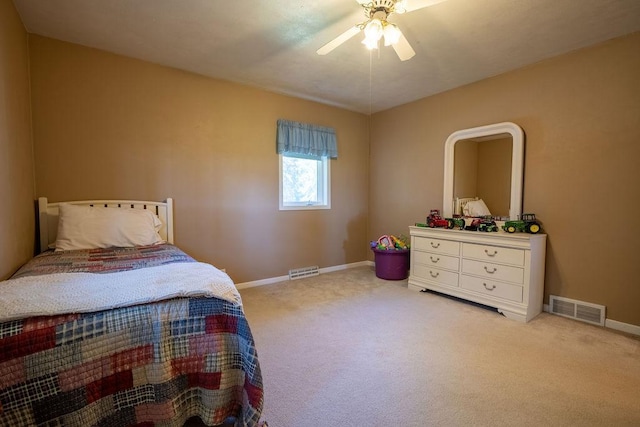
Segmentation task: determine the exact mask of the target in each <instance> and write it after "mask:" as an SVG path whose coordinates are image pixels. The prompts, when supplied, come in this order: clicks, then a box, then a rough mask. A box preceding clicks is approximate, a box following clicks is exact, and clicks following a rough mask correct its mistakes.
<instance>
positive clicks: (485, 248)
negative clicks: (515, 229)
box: [409, 227, 547, 322]
mask: <svg viewBox="0 0 640 427" xmlns="http://www.w3.org/2000/svg"><path fill="white" fill-rule="evenodd" d="M409 231H410V235H411V272H410V275H409V288H410V289H413V290H423V289H430V290H432V291H436V292H441V293H443V294H447V295H452V296H455V297H458V298H462V299H465V300H468V301H474V302H477V303H480V304H484V305H487V306H490V307H495V308H496V309H497V310H498V311H499V312H500V313H502V314H504V315H505V316H506V317H508V318H510V319H515V320H519V321H521V322H528V321H529V320H531V319H533V318H534V317H536V316H537V315H538V314H540V312H541V311H542V300H543V295H544V268H545V252H546V241H547V236H546V235H545V234H527V233H514V234H510V233H506V232H504V231H499V232H497V233H496V232H488V233H487V232H479V231H462V230H448V229H444V228H423V227H409Z"/></svg>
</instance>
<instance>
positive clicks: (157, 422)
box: [0, 245, 263, 427]
mask: <svg viewBox="0 0 640 427" xmlns="http://www.w3.org/2000/svg"><path fill="white" fill-rule="evenodd" d="M174 255H175V256H174ZM173 262H195V261H194V260H193V259H192V258H190V257H188V256H187V255H186V254H184V252H182V251H180V250H179V249H177V248H175V247H174V246H172V245H159V246H157V247H142V248H135V249H127V250H124V249H109V250H92V251H69V252H59V253H54V252H48V253H45V254H43V255H40V256H38V257H36V258H34V260H33V261H32V262H30V263H29V264H28V265H27V266H25V267H24V268H23V269H21V270H20V271H19V272H18V273H17V274H16V275H15V276H14V277H16V278H17V277H29V276H38V275H46V274H52V273H54V272H63V271H64V272H68V271H75V272H87V271H92V272H94V273H107V272H114V271H128V270H130V269H139V268H145V267H147V266H150V265H152V266H158V265H165V264H168V263H173ZM153 270H154V269H153V268H150V269H148V270H145V271H153ZM3 283H6V282H0V292H2V285H3ZM34 298H37V295H34ZM0 315H1V314H0ZM262 404H263V391H262V377H261V372H260V365H259V362H258V358H257V352H256V349H255V345H254V341H253V337H252V335H251V331H250V329H249V325H248V323H247V320H246V318H245V316H244V312H243V310H242V305H241V304H239V303H238V302H234V301H229V300H227V299H222V298H212V297H184V298H170V299H166V300H161V301H155V302H152V303H146V304H135V305H129V306H123V307H117V308H113V309H109V310H102V311H95V312H86V313H60V314H56V315H50V316H38V317H28V318H20V319H14V320H9V321H4V322H0V426H35V425H38V426H83V427H84V426H114V427H121V426H171V427H173V426H175V427H178V426H182V425H183V424H184V422H185V421H186V420H187V419H189V418H191V417H193V416H198V417H200V418H201V419H202V420H203V422H204V423H205V424H207V425H216V424H221V423H222V422H224V420H225V419H226V418H228V417H230V416H232V417H236V418H237V419H238V424H239V425H242V426H249V427H252V426H257V425H258V422H259V419H260V415H261V412H262Z"/></svg>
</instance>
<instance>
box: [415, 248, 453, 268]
mask: <svg viewBox="0 0 640 427" xmlns="http://www.w3.org/2000/svg"><path fill="white" fill-rule="evenodd" d="M413 261H414V262H416V263H420V264H427V265H429V266H432V267H438V268H445V269H447V270H455V271H458V269H459V268H460V258H458V257H454V256H449V255H442V254H439V253H433V252H417V251H416V252H414V253H413Z"/></svg>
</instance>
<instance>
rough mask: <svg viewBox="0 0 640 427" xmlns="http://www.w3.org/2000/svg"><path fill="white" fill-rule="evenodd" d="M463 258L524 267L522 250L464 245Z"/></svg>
mask: <svg viewBox="0 0 640 427" xmlns="http://www.w3.org/2000/svg"><path fill="white" fill-rule="evenodd" d="M462 256H464V257H465V258H476V259H481V260H485V261H491V262H504V263H506V264H513V265H524V251H523V250H522V249H510V248H501V247H497V246H489V245H478V244H473V243H463V244H462Z"/></svg>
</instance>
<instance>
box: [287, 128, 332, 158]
mask: <svg viewBox="0 0 640 427" xmlns="http://www.w3.org/2000/svg"><path fill="white" fill-rule="evenodd" d="M276 140H277V141H276V142H277V151H278V154H286V153H292V154H304V155H313V156H326V157H329V158H332V159H337V158H338V145H337V142H336V131H335V130H334V129H332V128H328V127H323V126H316V125H311V124H307V123H298V122H292V121H290V120H283V119H280V120H278V133H277V136H276Z"/></svg>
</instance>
